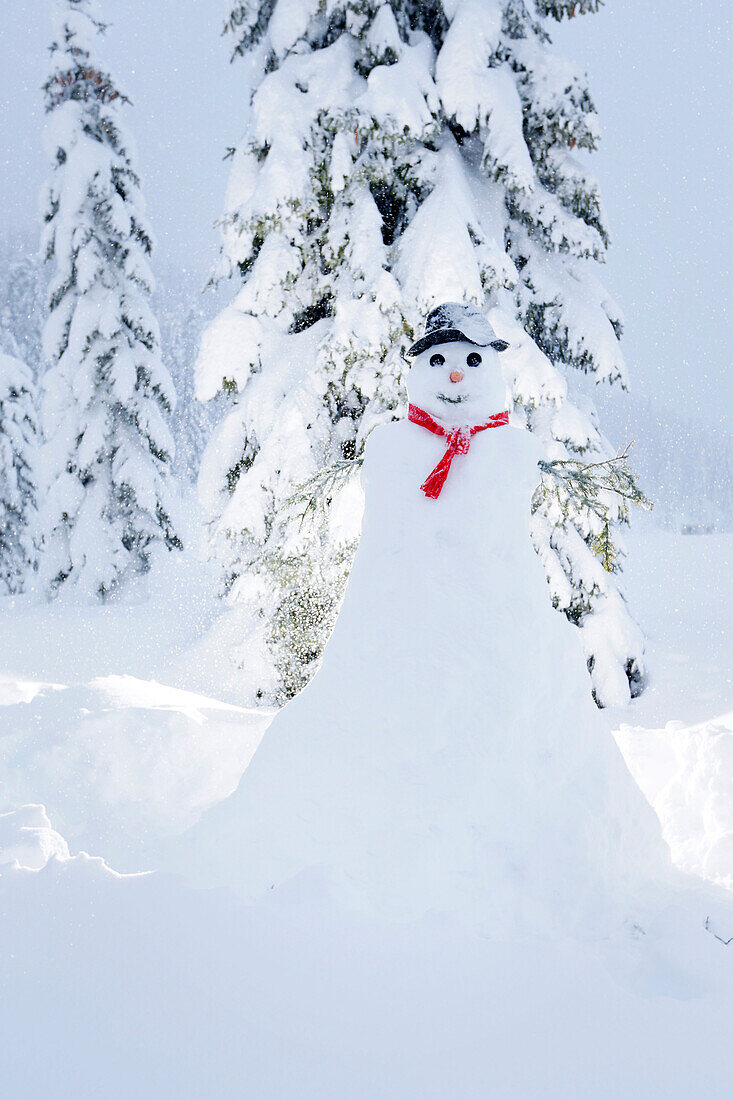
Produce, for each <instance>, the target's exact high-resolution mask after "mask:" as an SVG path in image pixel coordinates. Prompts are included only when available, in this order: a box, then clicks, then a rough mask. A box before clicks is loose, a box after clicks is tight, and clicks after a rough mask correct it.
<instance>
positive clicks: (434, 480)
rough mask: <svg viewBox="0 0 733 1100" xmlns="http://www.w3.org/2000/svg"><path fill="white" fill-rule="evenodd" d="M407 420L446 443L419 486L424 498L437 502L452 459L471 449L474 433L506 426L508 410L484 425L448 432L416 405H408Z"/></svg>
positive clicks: (496, 414)
mask: <svg viewBox="0 0 733 1100" xmlns="http://www.w3.org/2000/svg"><path fill="white" fill-rule="evenodd" d="M407 418H408V420H411V421H412V423H413V424H419V425H420V427H421V428H427V429H428V431H429V432H432V433H433V435H442V436H444V437H445V438H446V439H447V441H448V446H447V447H446V450H445V454H444V455H443V457H442V458H441V460H440V462H439V463H438V465H437V466H436V467H435V469H434V470H433V471H432V473H430V474H428V476H427V478H426V479H425V481H424V482H423V484H422V485H421V486H420V488H421V489H422V491H423V492H424V493H425V496H426V497H430V498H431V499H432V500H437V498H438V497H439V496H440V491H441V489H442V488H443V486H444V485H445V479H446V478H447V477H448V471H449V470H450V468H451V463H452V462H453V459H454V458H455V457H456V455H467V454H468V452H469V450H470V449H471V436H472V435H475V434H476V432H484V431H486V429H487V428H500V427H501V426H502V424H508V423H509V410H508V409H504V411H503V412H500V413H494V415H493V416H492V417H490V418H489V419H488V420H487V421H486V423H485V424H475V425H474V426H473V427H470V426H469V425H468V424H467V425H466V426H465V428H451V429H450V430H446V429H445V428H444V427H443V425H442V424H439V423H438V421H437V420H433V418H432V416H430V414H429V413H426V412H425V410H424V409H419V408H418V407H417V405H410V409H409V412H408V416H407Z"/></svg>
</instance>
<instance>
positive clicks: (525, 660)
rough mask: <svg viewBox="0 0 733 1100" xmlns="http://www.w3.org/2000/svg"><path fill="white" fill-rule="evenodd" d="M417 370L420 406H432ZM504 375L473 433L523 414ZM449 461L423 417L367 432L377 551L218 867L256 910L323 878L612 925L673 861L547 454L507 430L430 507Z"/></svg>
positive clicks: (211, 824)
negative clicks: (638, 779)
mask: <svg viewBox="0 0 733 1100" xmlns="http://www.w3.org/2000/svg"><path fill="white" fill-rule="evenodd" d="M440 350H443V349H440ZM459 350H460V351H461V352H462V351H463V350H465V349H464V348H461V349H459V348H458V345H453V347H452V351H454V352H455V354H458V351H459ZM491 354H492V355H494V358H496V354H495V353H491ZM426 358H427V360H429V359H430V355H429V354H427V353H426ZM426 365H427V364H426ZM447 365H448V366H451V364H450V363H448V364H447ZM421 366H422V364H421V363H420V362H418V363H417V364H416V366H415V367H414V368H413V371H414V373H415V377H414V382H415V385H413V384H412V381H413V376H411V385H410V396H411V399H412V400H416V399H419V400H420V402H421V406H422V407H424V406H425V405H426V404H428V405H430V404H431V402H430V399H429V393H428V394H427V398H428V399H427V400H426V392H425V390H424V388H423V386H422V382H423V381H425V379H424V378H423V376H422V374H421ZM492 366H493V369H494V373H495V374H496V375H497V377H498V379H500V377H501V376H500V374H498V367H497V365H496V364H495V363H492ZM497 377H492V378H491V379H490V386H488V387H487V390H496V392H493V391H492V392H490V393H488V397H487V399H486V401H485V402H483V403H482V402H481V401H478V402H474V409H473V411H472V417H471V420H472V421H473V422H476V420H479V421H480V419H481V418H482V417H484V418H485V416H486V414H490V413H493V412H497V411H499V408H503V407H505V405H504V389H503V383H502V382H500V381H499V382H498V385H497ZM455 384H456V385H459V383H455ZM426 385H427V389H428V391H429V390H430V386H431V385H432V386H433V389H434V390H435V391H436V393H437V392H439V390H440V387H438V386H437V383H429V382H428V383H426ZM475 385H477V383H476V382H475V380H474V386H475ZM443 388H445V387H443ZM497 397H499V398H500V399H499V400H498V407H497ZM426 411H429V412H430V413H431V415H434V416H435V415H437V414H438V413H439V412H440V411H441V410H440V403H439V402H438V401H437V399H436V401H434V402H433V403H432V405H431V407H430V408H429V409H428V410H426ZM461 412H463V410H461ZM458 416H459V419H457V420H456V419H453V420H452V423H453V424H455V423H460V414H458ZM464 422H465V421H464ZM450 423H451V419H449V418H446V426H447V427H449V426H450ZM444 451H445V440H444V439H441V438H439V437H437V436H435V435H433V434H431V433H430V432H428V431H426V430H425V429H424V428H423V427H420V426H418V425H416V424H414V423H410V422H409V421H404V422H402V423H400V424H397V425H392V426H389V427H385V428H382V429H379V430H377V431H376V432H375V433H374V434H373V436H372V437H371V438H370V440H369V444H368V447H367V453H366V460H365V465H364V474H363V480H364V488H365V494H366V508H365V516H364V527H363V534H362V539H361V543H360V546H359V551H358V554H357V558H356V562H355V564H354V568H353V572H352V576H351V579H350V581H349V587H348V590H347V594H346V598H345V601H344V605H343V608H342V611H341V615H340V617H339V620H338V622H337V624H336V628H335V631H334V633H333V636H332V638H331V640H330V642H329V644H328V647H327V649H326V652H325V656H324V661H323V665H322V668H321V670H320V672H319V673H318V674H317V676H316V677H315V679H314V680H313V682H312V683H311V684H310V686H309V687H308V688H307V689H306V690H305V691H304V692H303V693H302V695H301V696H300V697H298V698H297V699H296V700H294V701H293V702H292V703H291V704H289V706H288V707H286V709H285V711H284V712H283V713H282V714H281V715H279V716H278V718H277V719H276V720H275V722H274V723H273V725H272V727H271V729H270V731H268V733H267V734H266V736H265V738H264V741H263V743H262V745H261V747H260V749H259V750H258V752H257V753H256V755H255V757H254V760H253V761H252V763H251V765H250V767H249V769H248V771H247V772H246V774H245V775H244V777H243V779H242V782H241V784H240V787H239V790H238V791H237V792H236V793H235V795H233V796H232V798H231V799H230V800H229V801H228V802H227V803H224V804H223V805H222V806H221V807H219V808H217V809H216V810H215V811H214V812H213V814H210V815H209V818H210V820H209V821H208V823H207V821H206V820H204V822H202V824H201V826H200V827H199V829H198V838H199V842H200V844H202V845H203V849H202V851H204V852H205V857H204V858H205V861H206V862H207V864H209V865H210V864H211V863H212V862H213V863H214V864H216V863H217V862H218V863H219V864H220V865H221V866H222V867H225V868H226V872H225V877H226V878H227V879H229V880H231V877H232V873H233V872H234V874H235V876H236V877H237V878H238V880H239V882H240V885H241V887H242V889H243V891H244V893H245V894H247V895H248V896H250V897H254V896H257V895H258V894H260V893H262V892H264V891H266V890H267V889H269V888H271V887H272V886H275V885H277V884H279V883H282V882H284V881H285V880H287V879H289V878H291V877H292V876H294V875H296V874H298V873H299V872H306V873H309V872H311V871H313V870H314V869H317V870H318V872H319V874H323V875H325V876H326V878H327V880H328V882H329V884H330V886H331V888H332V889H333V890H335V892H336V893H337V894H338V896H339V897H340V898H342V899H343V900H345V901H346V903H347V904H350V905H353V906H357V907H360V906H364V907H367V908H369V909H374V910H376V911H379V912H380V913H391V914H393V915H396V916H402V917H414V916H418V915H420V914H422V913H425V912H428V911H431V910H438V911H442V910H450V911H454V912H459V913H461V914H462V915H463V916H465V917H466V918H468V919H470V920H471V921H472V922H477V923H478V924H480V925H481V926H483V927H487V928H489V927H490V928H492V929H493V930H494V931H498V930H499V929H501V928H505V929H506V930H507V931H508V930H510V929H513V930H516V929H518V928H519V929H522V928H529V927H530V926H532V925H535V924H538V925H539V926H541V927H543V928H545V929H546V928H547V927H548V926H550V925H554V924H556V923H560V924H561V925H562V926H564V927H568V926H569V925H570V924H574V923H576V922H580V923H581V924H582V925H583V926H584V927H588V928H591V927H597V918H599V917H600V915H601V914H602V915H603V918H602V920H603V921H606V920H607V919H608V918H609V917H611V918H612V919H614V920H615V919H617V918H618V915H619V910H620V911H621V912H623V911H624V907H625V906H626V905H627V904H628V902H629V898H630V894H631V893H633V892H634V883H638V882H640V881H642V880H645V881H648V879H649V877H650V875H651V876H652V877H654V872H653V869H654V868H656V869H657V871H659V870H660V869H661V868H662V867H663V866H664V864H665V860H664V856H663V855H662V850H661V841H660V840H659V838H658V829H657V824H656V819H655V818H654V817H653V814H652V812H651V810H650V809H649V808H648V806H647V804H646V803H645V802H644V800H643V798H642V796H641V794H640V793H639V792H638V790H637V788H636V786H635V784H634V782H633V780H632V779H631V777H630V775H629V774H628V772H627V770H626V767H625V765H624V763H623V761H622V759H621V757H620V754H619V753H618V750H617V749H616V746H615V745H614V744H613V742H612V741H611V740H610V738H609V737H608V734H607V733H605V731H604V730H603V729H602V728H600V723H599V722H598V719H597V711H596V708H595V706H594V704H593V702H592V700H591V698H590V694H589V689H588V680H587V674H586V672H585V668H584V666H583V658H582V654H581V650H580V647H579V645H578V644H577V641H576V639H575V637H574V636H573V631H572V629H571V628H570V627H569V626H568V624H567V623H566V622H564V620H563V619H562V617H561V616H559V615H558V614H557V613H556V612H554V611H553V610H552V608H551V606H550V603H549V600H548V595H547V590H546V582H545V578H544V576H543V572H542V568H541V565H540V562H539V560H538V558H537V557H536V555H535V553H534V551H533V549H532V546H531V543H530V539H529V534H528V527H529V517H530V498H531V494H532V492H533V490H534V488H535V487H536V485H537V481H538V478H539V471H538V469H537V459H538V457H539V455H538V447H537V444H536V442H535V440H534V438H533V437H532V436H531V435H530V434H529V433H528V432H526V431H523V430H521V429H518V428H515V427H513V426H512V425H511V424H510V425H508V426H505V427H499V428H495V429H490V430H486V431H483V432H481V433H479V434H477V435H476V436H474V437H473V440H472V443H471V448H470V451H469V453H468V454H465V455H458V456H457V457H456V458H455V459H454V461H453V465H452V468H451V470H450V473H449V476H448V478H447V481H446V483H445V486H444V488H443V490H442V492H441V494H440V497H439V498H438V499H437V500H431V499H428V498H427V497H426V496H425V495H424V494H423V493H422V492H421V491H420V485H421V483H422V482H423V481H424V479H425V477H426V475H427V474H429V473H430V471H431V470H432V468H433V467H434V466H435V465H436V463H437V462H438V460H439V459H440V458H441V457H442V455H443V452H444ZM207 835H209V836H210V837H211V838H216V841H215V842H214V841H213V839H212V844H211V846H207V844H206V836H207ZM223 835H229V836H230V837H231V849H230V850H229V851H228V852H222V850H221V847H220V843H221V837H222V836H223ZM214 849H216V850H214ZM235 868H236V871H235ZM214 877H216V876H214ZM609 903H611V904H609ZM613 903H618V904H613Z"/></svg>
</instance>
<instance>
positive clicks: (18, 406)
mask: <svg viewBox="0 0 733 1100" xmlns="http://www.w3.org/2000/svg"><path fill="white" fill-rule="evenodd" d="M34 396H35V389H34V383H33V376H32V372H31V370H30V368H29V367H28V366H27V365H26V364H25V363H24V362H23V360H22V359H21V358H20V357H19V354H18V346H17V343H16V342H15V339H14V338H13V336H12V335H11V334H10V333H8V332H7V331H5V330H0V593H9V594H11V595H15V594H16V593H18V592H22V591H23V589H24V587H25V586H26V583H27V581H28V578H29V575H30V574H31V572H32V570H33V569H34V567H35V563H36V547H35V540H34V533H35V519H36V486H35V471H34V465H35V454H36V443H37V436H36V410H35V400H34Z"/></svg>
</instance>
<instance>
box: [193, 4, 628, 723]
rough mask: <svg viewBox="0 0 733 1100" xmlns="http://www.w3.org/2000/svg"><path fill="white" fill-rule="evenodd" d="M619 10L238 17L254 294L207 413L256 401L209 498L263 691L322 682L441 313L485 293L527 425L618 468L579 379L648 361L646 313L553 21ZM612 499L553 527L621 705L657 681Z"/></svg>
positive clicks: (228, 420)
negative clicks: (398, 420)
mask: <svg viewBox="0 0 733 1100" xmlns="http://www.w3.org/2000/svg"><path fill="white" fill-rule="evenodd" d="M596 7H597V3H596V2H594V0H588V2H587V3H585V2H582V3H579V4H569V3H565V2H558V3H555V2H551V0H430V2H425V0H391V2H380V0H326V2H325V3H324V2H322V0H240V2H238V3H235V4H233V5H232V6H231V9H230V12H229V15H228V18H227V20H226V24H225V32H226V33H227V34H228V35H229V37H230V41H231V42H232V43H233V56H234V57H235V58H236V57H242V58H244V59H245V62H246V81H247V85H248V87H249V88H250V90H251V111H250V117H249V122H248V127H247V130H246V132H245V134H244V136H243V137H242V139H241V140H240V142H239V143H238V145H237V146H236V148H235V149H233V150H232V167H231V175H230V183H229V189H228V193H227V199H226V209H225V212H224V216H223V219H222V229H223V249H222V258H221V266H220V270H219V275H220V276H232V277H233V278H234V279H235V280H236V281H237V283H238V284H239V290H238V291H237V293H236V296H235V297H234V299H233V301H232V302H231V304H230V305H229V306H227V307H226V308H225V309H224V310H223V311H222V313H221V314H220V315H219V316H218V317H217V318H216V319H215V321H214V322H213V323H212V325H211V326H210V327H209V329H208V330H207V332H206V333H205V335H204V338H203V341H202V346H201V351H200V355H199V360H198V383H197V385H198V396H199V397H200V398H202V399H210V398H213V397H214V396H215V395H216V394H220V393H222V392H223V393H225V394H227V395H228V396H229V400H230V402H231V409H230V411H229V413H228V415H227V416H226V417H225V418H224V420H223V422H222V423H221V425H220V426H219V428H218V430H217V431H216V432H215V434H214V436H213V438H212V440H211V442H210V444H209V447H208V449H207V451H206V453H205V455H204V459H203V463H202V469H201V475H200V494H201V499H202V502H203V504H204V507H205V510H206V516H207V523H208V535H209V541H210V546H211V549H212V552H213V553H214V554H215V555H216V557H217V558H218V560H219V562H220V565H221V572H222V587H223V590H224V591H225V592H227V593H228V594H229V597H230V599H231V600H232V601H233V602H234V603H236V604H239V605H241V606H242V607H243V608H244V611H243V613H242V618H243V624H242V638H243V645H242V649H241V652H240V653H239V654H237V655H236V657H237V659H238V660H239V661H240V663H241V664H242V665H243V666H246V667H247V670H248V676H249V679H250V681H251V682H252V687H253V689H255V688H256V689H257V692H258V693H259V694H260V695H264V696H265V697H268V698H282V697H284V696H286V695H288V694H291V693H292V692H293V691H294V690H296V689H297V687H298V686H301V685H302V683H303V682H304V681H305V680H306V679H307V678H308V676H309V675H310V674H311V672H312V670H313V668H314V666H315V662H316V660H317V657H318V652H319V650H320V647H321V645H322V643H323V640H324V639H325V637H327V634H328V629H329V628H330V623H331V622H332V621H333V617H334V615H335V611H336V608H337V605H338V593H339V592H340V591H341V589H342V587H343V582H344V579H345V576H346V574H347V572H348V563H349V556H350V548H353V546H354V545H355V540H356V538H357V534H358V530H357V529H358V519H359V509H358V506H355V503H354V497H355V490H354V486H353V484H352V482H351V480H350V479H349V478H348V477H342V476H341V474H340V471H342V470H343V464H344V463H349V462H351V461H353V460H354V459H355V458H357V457H358V456H359V455H360V453H361V450H362V448H363V446H364V442H365V439H366V438H367V436H368V434H369V432H370V431H371V429H372V427H373V426H374V425H375V424H377V423H378V422H380V421H383V420H385V419H388V418H390V417H393V416H398V415H401V414H402V413H403V412H404V404H403V398H402V388H401V383H400V378H401V375H402V372H403V370H404V366H405V364H404V359H403V357H402V353H403V351H404V349H405V348H406V347H407V345H408V344H409V342H410V341H411V339H412V337H413V335H414V334H415V332H416V331H417V330H418V328H419V327H420V326H421V324H422V321H423V319H424V317H425V315H426V313H427V312H428V311H429V310H430V309H431V308H432V307H433V306H435V305H436V304H437V303H438V302H441V301H446V300H458V301H469V300H470V301H474V302H476V303H477V304H478V305H479V306H480V307H481V308H482V309H485V310H486V311H487V312H488V313H489V316H490V318H491V320H492V322H493V324H494V327H495V329H496V330H497V332H498V333H499V335H501V336H502V337H504V338H506V339H507V340H509V341H510V343H511V345H512V348H511V350H510V351H508V352H506V353H505V355H504V356H503V357H502V363H503V365H504V368H505V370H506V371H507V372H508V373H507V380H508V382H509V384H510V386H511V392H512V395H513V399H514V403H515V409H516V410H517V411H519V412H520V413H521V414H522V415H523V416H524V417H525V419H526V422H527V424H528V427H530V428H531V430H533V431H535V432H536V433H538V434H539V436H540V437H541V438H542V440H543V442H544V444H545V446H546V452H547V459H548V461H551V462H555V461H574V460H582V461H587V462H594V463H595V462H601V461H605V460H607V459H609V458H611V457H612V455H613V451H612V449H611V448H610V446H609V444H608V443H607V441H606V440H604V438H603V436H602V435H601V433H600V430H599V425H598V422H597V417H596V414H595V411H594V409H593V407H592V405H591V404H590V403H589V402H587V401H583V400H582V399H580V398H577V399H571V398H570V397H569V395H568V384H567V378H568V377H569V376H571V375H572V373H573V371H574V370H576V369H579V370H581V371H583V372H592V373H593V374H594V375H595V376H596V378H597V380H598V381H604V382H608V383H615V384H621V385H623V384H624V378H625V370H624V364H623V358H622V355H621V351H620V347H619V338H620V335H621V320H620V314H619V311H618V309H617V307H616V306H615V304H614V303H613V301H612V299H611V297H610V296H609V295H608V293H607V292H606V291H605V289H604V288H603V286H602V285H601V283H600V281H599V279H598V276H597V273H596V268H597V261H600V260H602V258H603V254H604V251H605V249H606V247H607V245H608V231H607V228H606V223H605V219H604V215H603V210H602V206H601V202H600V198H599V194H598V188H597V184H596V182H595V180H594V178H593V176H592V174H591V173H590V172H589V170H588V168H587V166H586V163H585V160H582V159H580V158H579V157H578V155H577V154H578V153H579V152H580V151H581V150H583V151H590V150H592V149H593V148H594V147H595V145H596V142H597V139H598V127H597V121H596V114H595V110H594V106H593V102H592V100H591V97H590V93H589V91H588V88H587V86H586V81H585V78H584V76H583V75H582V74H581V73H580V72H579V71H578V70H577V69H576V68H575V66H573V65H572V64H570V63H569V62H568V61H565V60H564V59H562V58H561V57H559V56H558V55H557V54H556V53H555V52H554V50H553V49H552V45H551V41H550V34H549V29H550V27H551V25H552V20H553V19H555V20H558V19H561V18H563V17H564V16H571V15H575V14H580V13H582V12H586V11H594V10H595V9H596ZM329 470H331V471H334V472H335V474H337V475H338V476H337V477H336V478H335V479H334V478H333V477H330V476H329V475H328V471H329ZM324 472H325V481H322V484H325V485H326V495H325V500H326V502H327V505H328V507H326V508H324V509H322V510H321V511H320V517H321V519H320V522H318V523H305V524H304V522H303V515H302V513H301V509H300V508H299V507H298V505H297V502H298V500H300V501H302V500H303V499H306V500H308V499H309V490H308V489H306V491H305V493H304V492H303V490H302V486H303V484H304V483H306V485H308V484H313V483H314V479H315V482H316V483H318V480H319V478H322V477H323V475H324ZM538 480H539V476H538ZM599 493H600V494H601V496H600V497H599ZM604 493H605V490H603V489H602V488H601V489H599V490H598V492H594V494H593V495H592V500H589V501H587V502H586V501H584V500H583V499H582V497H581V496H579V494H577V493H576V494H568V495H567V496H563V495H562V493H560V494H558V493H545V494H538V495H536V497H535V512H534V516H533V524H532V535H533V540H534V542H535V545H536V548H537V550H538V553H539V554H540V557H541V558H542V561H543V564H544V566H545V570H546V573H547V576H548V580H549V585H550V598H551V599H552V601H553V603H554V605H555V606H556V607H557V608H558V609H559V610H561V611H563V612H564V613H565V614H566V615H567V617H568V619H569V620H570V621H571V622H573V623H574V624H575V625H576V626H578V627H579V628H580V635H581V638H582V641H583V645H584V647H585V652H586V658H587V662H588V666H589V669H590V671H591V675H592V680H593V690H594V694H595V697H596V700H597V701H598V702H599V703H600V704H605V703H622V702H623V701H625V700H628V697H629V693H630V692H631V694H635V693H637V692H638V691H639V690H640V689H641V686H642V684H643V678H644V664H643V642H642V638H641V635H640V632H639V630H638V628H637V627H636V625H635V624H634V622H633V620H632V619H631V617H630V615H629V613H628V611H627V608H626V605H625V602H624V600H623V597H622V596H621V594H620V591H619V589H618V586H617V582H616V577H615V576H614V572H617V571H618V569H619V567H620V562H621V560H622V558H623V547H622V545H621V542H620V539H619V535H618V529H619V525H620V524H621V523H623V522H624V521H625V519H626V516H627V507H628V504H627V501H626V500H625V499H624V498H623V497H620V496H617V495H614V494H613V493H605V495H604ZM601 497H602V498H603V501H604V507H603V509H601V510H600V512H599V509H598V508H597V507H596V508H594V507H591V506H590V505H591V504H592V503H593V501H595V502H596V503H597V502H598V500H599V499H601ZM294 501H295V506H294ZM307 511H308V508H307V507H306V512H307ZM313 511H314V513H318V512H319V510H318V509H313ZM601 542H602V543H603V546H604V547H605V549H604V552H603V553H601V552H599V549H598V548H599V547H600V546H601ZM611 544H613V551H612V552H611V551H610V549H609V547H610V545H611ZM604 563H605V564H606V565H608V566H609V568H611V569H612V570H613V571H614V572H609V570H608V569H607V568H604ZM311 576H313V577H315V578H317V579H316V581H315V582H314V583H311V582H310V579H309V578H310V577H311ZM324 591H327V592H330V593H331V597H330V601H329V600H328V599H327V600H325V601H324V600H323V592H324ZM324 603H325V604H326V605H327V606H324ZM294 604H295V606H296V609H295V611H294V608H293V605H294ZM245 620H249V621H251V622H256V623H257V629H256V630H252V629H250V628H246V627H245ZM316 621H317V622H318V623H319V624H320V626H319V627H318V628H316V627H315V626H314V625H313V623H314V622H316ZM288 623H290V624H291V627H290V628H287V624H288ZM283 624H286V625H285V626H284V625H283ZM293 625H294V626H295V627H297V629H293ZM284 685H287V686H284Z"/></svg>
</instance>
